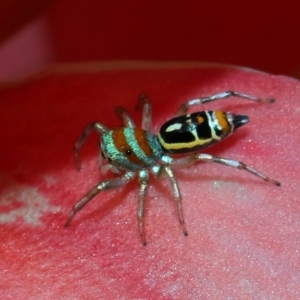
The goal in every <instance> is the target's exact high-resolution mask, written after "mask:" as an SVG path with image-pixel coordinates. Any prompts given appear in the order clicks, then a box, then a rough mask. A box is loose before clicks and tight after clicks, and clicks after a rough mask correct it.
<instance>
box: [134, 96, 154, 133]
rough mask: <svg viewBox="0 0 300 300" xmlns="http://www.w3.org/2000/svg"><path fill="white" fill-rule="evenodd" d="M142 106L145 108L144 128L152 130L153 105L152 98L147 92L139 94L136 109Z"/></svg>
mask: <svg viewBox="0 0 300 300" xmlns="http://www.w3.org/2000/svg"><path fill="white" fill-rule="evenodd" d="M141 108H142V109H143V117H142V129H144V130H146V131H149V132H151V126H152V124H151V123H152V119H151V118H152V105H151V100H150V98H149V97H148V96H147V95H145V94H141V95H140V96H139V101H138V103H137V105H136V109H141Z"/></svg>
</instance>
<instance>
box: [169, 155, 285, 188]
mask: <svg viewBox="0 0 300 300" xmlns="http://www.w3.org/2000/svg"><path fill="white" fill-rule="evenodd" d="M197 161H207V162H213V163H218V164H222V165H225V166H229V167H233V168H236V169H241V170H245V171H247V172H249V173H251V174H253V175H255V176H257V177H259V178H261V179H262V180H264V181H266V182H270V183H272V184H274V185H276V186H280V182H278V181H277V180H273V179H271V178H270V177H268V176H266V175H264V174H262V173H261V172H259V171H257V170H255V169H254V168H252V167H250V166H248V165H246V164H245V163H243V162H241V161H237V160H233V159H227V158H223V157H218V156H214V155H210V154H204V153H197V154H192V155H188V156H185V157H182V158H178V159H174V160H173V162H172V166H173V167H179V168H185V167H188V166H190V165H192V164H194V163H195V162H197Z"/></svg>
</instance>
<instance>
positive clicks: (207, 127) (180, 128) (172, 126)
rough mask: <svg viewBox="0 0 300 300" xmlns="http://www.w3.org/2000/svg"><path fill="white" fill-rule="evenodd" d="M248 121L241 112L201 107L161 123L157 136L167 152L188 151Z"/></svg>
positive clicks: (219, 138)
mask: <svg viewBox="0 0 300 300" xmlns="http://www.w3.org/2000/svg"><path fill="white" fill-rule="evenodd" d="M248 121H249V119H248V117H247V116H244V115H234V114H231V113H228V112H223V111H220V110H213V111H200V112H195V113H192V114H188V115H183V116H179V117H175V118H173V119H171V120H169V121H168V122H166V123H164V124H163V125H162V127H161V128H160V130H159V134H158V139H159V142H160V144H161V145H162V147H163V149H164V151H165V152H167V153H187V152H192V151H196V150H199V149H203V148H206V147H208V146H210V145H213V144H215V143H217V142H218V141H220V140H222V139H224V138H225V137H226V136H228V135H229V134H231V133H232V132H233V131H234V130H235V129H236V128H238V127H240V126H242V125H244V124H246V123H248Z"/></svg>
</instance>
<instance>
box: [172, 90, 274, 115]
mask: <svg viewBox="0 0 300 300" xmlns="http://www.w3.org/2000/svg"><path fill="white" fill-rule="evenodd" d="M229 97H239V98H243V99H247V100H251V101H255V102H258V103H273V102H275V100H274V99H262V98H257V97H254V96H251V95H247V94H243V93H239V92H235V91H226V92H222V93H219V94H215V95H212V96H208V97H203V98H197V99H191V100H189V101H187V102H185V103H183V104H181V106H180V107H179V109H178V111H177V113H176V115H175V116H181V115H185V114H186V113H187V111H188V109H189V108H190V107H191V106H194V105H201V104H204V103H208V102H212V101H216V100H221V99H225V98H229Z"/></svg>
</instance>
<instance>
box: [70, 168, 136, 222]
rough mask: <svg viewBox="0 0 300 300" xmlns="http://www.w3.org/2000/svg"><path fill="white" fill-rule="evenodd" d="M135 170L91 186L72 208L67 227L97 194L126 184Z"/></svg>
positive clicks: (132, 176)
mask: <svg viewBox="0 0 300 300" xmlns="http://www.w3.org/2000/svg"><path fill="white" fill-rule="evenodd" d="M134 175H135V172H126V173H125V174H124V175H123V176H120V177H117V178H113V179H107V180H103V181H101V182H100V183H98V184H97V185H95V186H94V187H93V188H91V189H90V190H89V191H88V192H87V193H86V194H85V196H84V197H83V198H81V199H80V200H79V201H78V202H77V203H76V204H75V205H74V206H73V208H72V210H71V212H70V214H69V216H68V219H67V222H66V224H65V227H68V226H70V224H71V222H72V220H73V218H74V217H75V215H76V213H77V212H78V211H80V210H81V209H82V208H83V207H84V206H86V205H87V204H88V203H89V202H90V201H91V200H92V199H93V198H94V197H95V196H96V195H97V194H99V193H100V192H101V191H103V190H108V189H116V188H119V187H122V186H124V185H126V184H127V183H128V182H129V181H130V180H131V179H133V178H134Z"/></svg>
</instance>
